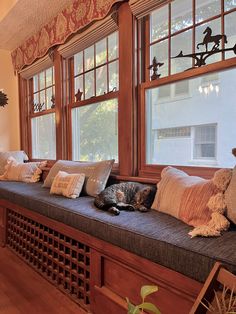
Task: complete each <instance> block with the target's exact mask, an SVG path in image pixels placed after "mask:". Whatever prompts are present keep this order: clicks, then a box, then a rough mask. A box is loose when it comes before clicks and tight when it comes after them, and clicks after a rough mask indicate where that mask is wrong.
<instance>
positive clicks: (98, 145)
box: [72, 99, 118, 161]
mask: <svg viewBox="0 0 236 314" xmlns="http://www.w3.org/2000/svg"><path fill="white" fill-rule="evenodd" d="M117 111H118V102H117V99H112V100H108V101H104V102H102V103H97V104H92V105H88V106H83V107H78V108H74V109H72V141H73V142H72V143H73V160H91V161H98V160H106V159H112V158H114V159H115V160H116V161H117V160H118V136H117V134H118V126H117V118H118V113H117Z"/></svg>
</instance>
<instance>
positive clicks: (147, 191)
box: [143, 186, 151, 195]
mask: <svg viewBox="0 0 236 314" xmlns="http://www.w3.org/2000/svg"><path fill="white" fill-rule="evenodd" d="M150 192H151V188H150V187H149V186H147V187H146V188H144V189H143V193H144V194H145V195H148V194H149V193H150Z"/></svg>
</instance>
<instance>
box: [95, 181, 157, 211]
mask: <svg viewBox="0 0 236 314" xmlns="http://www.w3.org/2000/svg"><path fill="white" fill-rule="evenodd" d="M155 193H156V187H154V186H149V185H144V184H141V183H137V182H122V183H119V184H113V185H111V186H109V187H107V188H106V189H105V190H104V191H102V192H101V193H100V194H99V195H98V196H97V197H96V198H95V200H94V205H95V206H97V207H98V208H100V209H103V210H105V211H108V212H110V213H112V214H114V215H119V214H120V210H129V211H133V210H136V209H137V210H139V211H141V212H146V211H147V210H148V209H149V208H150V207H151V205H152V202H153V200H154V197H155Z"/></svg>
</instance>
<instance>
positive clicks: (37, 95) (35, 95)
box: [33, 93, 39, 112]
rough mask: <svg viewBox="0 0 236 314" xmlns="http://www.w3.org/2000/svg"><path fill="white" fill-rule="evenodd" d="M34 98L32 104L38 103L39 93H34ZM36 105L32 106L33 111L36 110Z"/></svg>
mask: <svg viewBox="0 0 236 314" xmlns="http://www.w3.org/2000/svg"><path fill="white" fill-rule="evenodd" d="M33 98H34V100H33V102H34V105H38V104H39V93H36V94H34V96H33ZM38 111H39V110H38V107H36V106H34V112H38Z"/></svg>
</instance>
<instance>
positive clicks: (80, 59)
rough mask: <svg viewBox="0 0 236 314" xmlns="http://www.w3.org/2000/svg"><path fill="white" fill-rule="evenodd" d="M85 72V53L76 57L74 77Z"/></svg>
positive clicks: (80, 53)
mask: <svg viewBox="0 0 236 314" xmlns="http://www.w3.org/2000/svg"><path fill="white" fill-rule="evenodd" d="M82 72H83V51H81V52H79V53H77V54H76V55H74V75H77V74H80V73H82Z"/></svg>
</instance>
